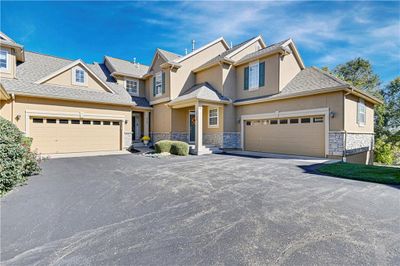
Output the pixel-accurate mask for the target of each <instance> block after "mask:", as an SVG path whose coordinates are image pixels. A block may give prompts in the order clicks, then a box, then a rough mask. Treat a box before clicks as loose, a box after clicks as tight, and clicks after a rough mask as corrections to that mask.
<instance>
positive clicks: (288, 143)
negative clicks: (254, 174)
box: [244, 120, 325, 156]
mask: <svg viewBox="0 0 400 266" xmlns="http://www.w3.org/2000/svg"><path fill="white" fill-rule="evenodd" d="M265 121H266V120H265ZM265 121H264V122H254V123H251V125H248V124H247V123H246V125H245V129H244V130H245V132H244V133H245V143H244V148H245V150H249V151H259V152H271V153H285V154H296V155H308V156H324V155H325V153H324V150H325V138H324V135H325V126H324V123H304V124H303V123H298V124H269V123H267V122H265Z"/></svg>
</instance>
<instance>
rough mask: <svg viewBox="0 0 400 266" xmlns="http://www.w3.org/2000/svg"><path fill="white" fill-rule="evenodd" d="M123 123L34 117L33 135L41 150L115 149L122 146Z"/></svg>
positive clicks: (62, 151) (31, 123)
mask: <svg viewBox="0 0 400 266" xmlns="http://www.w3.org/2000/svg"><path fill="white" fill-rule="evenodd" d="M120 132H121V122H119V121H100V120H77V119H76V120H75V119H67V118H65V119H62V118H57V119H56V118H39V117H37V118H31V120H30V127H29V135H30V137H32V138H33V141H32V148H33V149H37V150H38V152H39V153H69V152H86V151H115V150H120V148H121V133H120Z"/></svg>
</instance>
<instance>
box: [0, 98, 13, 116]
mask: <svg viewBox="0 0 400 266" xmlns="http://www.w3.org/2000/svg"><path fill="white" fill-rule="evenodd" d="M11 107H12V103H11V100H8V101H0V116H1V117H3V118H5V119H7V120H9V121H11V120H12V118H11V113H12V111H11Z"/></svg>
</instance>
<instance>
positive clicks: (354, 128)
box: [344, 95, 374, 133]
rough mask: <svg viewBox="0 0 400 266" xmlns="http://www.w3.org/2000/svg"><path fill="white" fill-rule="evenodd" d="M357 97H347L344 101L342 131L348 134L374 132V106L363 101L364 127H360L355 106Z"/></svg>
mask: <svg viewBox="0 0 400 266" xmlns="http://www.w3.org/2000/svg"><path fill="white" fill-rule="evenodd" d="M358 100H359V97H357V96H354V95H347V96H346V99H345V107H344V108H345V112H346V119H345V126H344V129H345V130H346V131H349V132H369V133H373V132H374V106H373V105H372V104H371V103H369V102H367V101H365V107H366V117H365V126H360V125H358V123H357V104H358Z"/></svg>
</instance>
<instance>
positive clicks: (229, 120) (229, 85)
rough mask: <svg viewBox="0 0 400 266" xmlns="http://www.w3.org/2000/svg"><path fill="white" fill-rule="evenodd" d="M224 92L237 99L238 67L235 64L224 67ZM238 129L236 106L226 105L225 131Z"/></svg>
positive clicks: (227, 95) (230, 97)
mask: <svg viewBox="0 0 400 266" xmlns="http://www.w3.org/2000/svg"><path fill="white" fill-rule="evenodd" d="M223 88H224V90H223V91H224V92H223V94H224V95H225V96H226V97H228V98H229V99H231V100H234V99H236V68H235V67H233V66H224V67H223ZM235 130H236V108H235V106H234V105H233V104H231V103H230V104H227V105H224V131H225V132H234V131H235Z"/></svg>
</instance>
